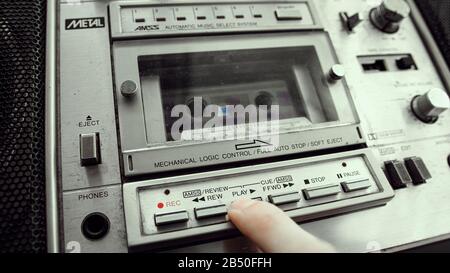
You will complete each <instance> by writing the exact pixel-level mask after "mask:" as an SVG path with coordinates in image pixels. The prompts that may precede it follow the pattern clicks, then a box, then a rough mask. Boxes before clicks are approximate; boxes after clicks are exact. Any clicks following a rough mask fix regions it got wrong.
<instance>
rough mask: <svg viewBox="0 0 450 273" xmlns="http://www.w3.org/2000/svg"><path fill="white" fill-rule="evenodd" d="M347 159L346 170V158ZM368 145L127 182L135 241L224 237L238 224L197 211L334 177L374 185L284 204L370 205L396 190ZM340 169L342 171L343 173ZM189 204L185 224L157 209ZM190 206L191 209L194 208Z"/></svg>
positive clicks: (324, 211)
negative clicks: (161, 220) (169, 221)
mask: <svg viewBox="0 0 450 273" xmlns="http://www.w3.org/2000/svg"><path fill="white" fill-rule="evenodd" d="M343 162H345V163H346V164H348V169H347V171H344V172H342V164H343ZM374 163H375V164H377V163H376V161H374V158H373V156H372V155H371V153H370V152H369V151H368V150H364V151H356V152H347V153H342V154H341V155H339V156H321V157H315V158H308V159H300V160H293V161H286V162H277V163H271V164H266V165H261V166H252V167H242V168H237V169H230V170H223V171H215V172H210V173H204V174H195V175H185V176H180V177H172V178H164V179H158V180H149V181H142V182H135V183H128V184H125V185H124V205H125V214H126V222H127V232H128V244H129V246H130V247H133V248H135V247H144V248H158V247H160V246H159V244H161V243H162V242H165V243H164V245H165V246H169V243H170V244H172V245H173V244H177V243H180V242H181V241H191V242H192V241H193V240H195V239H194V238H196V237H199V236H200V237H201V236H202V235H203V234H209V236H213V235H212V234H215V237H220V236H221V234H223V233H224V232H227V231H230V230H233V229H234V228H233V226H232V225H231V224H230V223H228V222H225V221H226V219H221V218H220V219H219V218H217V219H216V218H211V219H204V220H199V219H195V216H194V213H192V212H193V211H195V209H196V208H202V207H205V206H219V205H229V204H230V203H231V202H232V201H233V200H236V199H237V198H240V197H244V196H245V197H249V198H251V197H262V198H263V200H266V201H267V200H268V195H282V194H285V193H286V194H288V193H291V192H292V191H294V190H297V191H301V190H302V189H311V188H315V187H317V186H318V185H320V184H328V183H330V181H336V182H338V181H340V180H342V181H344V180H349V179H355V178H367V179H369V180H370V181H371V183H372V185H373V187H371V189H368V190H366V191H359V192H353V193H350V194H347V193H345V194H344V193H340V194H339V195H336V196H330V197H324V198H321V199H315V200H311V201H307V200H301V201H300V202H298V203H289V204H284V205H281V204H280V208H282V209H283V210H285V211H286V212H287V213H288V215H289V216H291V217H293V218H295V219H296V220H298V221H302V220H303V221H304V220H309V219H311V218H316V217H321V216H326V215H332V214H339V213H343V212H347V211H349V210H354V209H360V208H363V207H367V206H373V205H380V204H383V203H385V202H387V201H388V200H389V199H391V198H392V197H393V194H394V193H393V191H392V189H391V188H390V187H389V186H388V182H387V181H386V179H385V178H384V177H383V175H382V173H381V171H380V170H379V169H378V168H374V167H373V164H374ZM337 172H342V178H338V176H337V174H338V173H337ZM180 209H186V210H187V211H188V215H189V221H188V222H187V223H183V224H175V225H167V226H163V227H159V226H156V225H155V223H154V215H155V214H164V213H171V212H174V211H177V210H180ZM189 212H191V213H189Z"/></svg>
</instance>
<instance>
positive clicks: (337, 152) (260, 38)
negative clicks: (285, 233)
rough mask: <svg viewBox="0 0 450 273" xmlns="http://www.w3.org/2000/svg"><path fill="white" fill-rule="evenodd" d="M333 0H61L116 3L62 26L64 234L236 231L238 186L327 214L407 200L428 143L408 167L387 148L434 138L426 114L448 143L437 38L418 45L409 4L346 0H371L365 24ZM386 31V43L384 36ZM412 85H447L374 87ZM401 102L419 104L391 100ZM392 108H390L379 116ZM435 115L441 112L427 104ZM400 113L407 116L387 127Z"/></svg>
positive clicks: (101, 245) (162, 238) (136, 240)
mask: <svg viewBox="0 0 450 273" xmlns="http://www.w3.org/2000/svg"><path fill="white" fill-rule="evenodd" d="M317 2H320V3H317ZM331 2H333V1H328V0H324V1H307V0H288V1H220V2H218V3H211V2H209V1H171V2H167V1H103V2H102V1H91V2H90V1H81V3H80V4H77V5H74V4H73V3H71V1H67V2H64V1H63V3H61V20H62V22H64V20H70V19H73V17H74V16H75V17H78V18H105V24H104V25H102V24H100V25H98V22H100V23H101V22H102V20H99V21H93V22H92V26H93V27H91V28H84V29H75V30H74V29H67V28H66V29H65V30H63V29H61V30H60V32H59V40H60V44H61V56H60V64H59V71H60V74H59V81H60V86H59V89H60V98H59V99H60V102H59V103H60V105H61V108H60V113H59V115H60V129H61V135H60V141H61V143H63V144H64V145H62V146H61V150H60V158H61V163H60V164H61V167H60V180H61V181H60V182H61V189H62V215H63V223H64V224H63V230H64V231H63V233H64V242H63V245H64V246H67V245H69V244H73V242H75V243H77V244H79V246H80V251H81V252H105V251H106V252H109V251H111V252H125V251H142V250H145V251H147V250H163V249H164V250H167V249H172V250H175V251H176V250H177V249H178V248H180V247H182V246H189V245H191V246H192V245H193V248H194V249H195V245H198V242H209V241H212V242H213V243H212V244H221V242H223V241H222V240H224V239H226V238H229V236H230V234H232V235H233V236H234V235H237V233H236V230H235V228H234V227H233V225H232V224H231V223H230V222H229V221H228V219H227V215H226V213H227V208H228V206H229V205H230V204H231V202H233V201H234V200H236V199H238V198H254V199H258V200H262V201H266V202H271V203H273V204H275V205H277V206H279V207H280V208H282V209H283V210H284V211H286V213H287V214H288V215H289V216H290V217H292V218H293V219H294V220H296V221H297V222H299V223H303V222H305V221H308V222H309V223H308V225H310V226H312V227H316V228H317V230H321V228H322V227H318V225H320V223H325V222H326V221H333V220H327V219H336V220H335V221H338V220H337V219H340V218H338V217H331V218H329V217H330V216H334V215H341V214H346V213H348V212H352V211H359V212H357V213H350V214H346V215H345V217H352V216H353V217H357V216H356V215H359V216H360V217H361V214H362V213H364V212H365V211H366V210H363V211H360V210H362V209H366V208H369V207H376V206H382V205H385V204H386V203H387V204H389V203H391V202H394V201H395V200H396V198H394V189H396V187H395V185H397V184H396V180H400V184H403V182H405V181H406V184H408V181H407V180H405V179H403V178H404V177H394V178H393V175H395V174H397V175H401V174H402V171H403V173H405V172H406V173H407V175H408V176H410V177H411V176H412V177H414V174H417V173H420V174H426V172H424V170H425V169H427V167H426V166H425V165H424V164H418V163H417V162H419V163H421V160H422V159H421V158H419V159H420V160H419V159H417V160H416V159H414V160H410V159H408V160H407V164H406V166H407V167H408V169H406V168H407V167H406V166H405V167H402V164H397V163H398V162H396V161H395V160H394V159H395V158H391V157H390V155H392V153H394V154H397V152H395V151H397V150H398V151H401V153H402V154H403V153H406V154H407V155H408V158H409V156H411V155H410V154H408V152H407V151H408V148H407V147H410V148H409V149H411V150H414V148H411V147H412V146H414V145H412V144H409V146H408V145H406V144H405V145H403V146H401V145H402V143H403V144H404V143H406V142H407V143H411V142H420V141H424V138H423V137H422V136H418V135H419V132H420V131H422V132H423V130H425V128H430V129H429V130H428V129H427V130H428V131H427V133H426V134H427V137H426V138H436V139H438V138H439V139H441V138H442V139H441V140H440V141H439V145H443V146H445V145H447V146H445V147H448V141H446V138H448V134H449V133H450V132H449V128H448V119H449V118H450V117H449V114H448V111H447V112H445V110H446V109H447V108H448V104H449V103H448V102H446V101H445V98H446V97H445V93H443V91H442V90H444V89H445V84H446V82H445V81H442V80H441V78H440V77H439V75H438V73H436V71H435V70H434V68H433V67H434V65H433V64H432V63H431V61H430V60H429V57H428V53H427V51H426V49H425V46H423V47H420V48H419V49H417V48H414V49H410V48H409V47H408V46H410V45H411V42H417V41H420V38H419V36H418V34H417V31H416V30H415V29H414V26H413V23H412V21H411V20H410V18H408V20H405V21H406V22H405V25H406V26H405V27H406V28H408V30H409V31H410V32H408V33H405V32H402V28H401V27H400V26H401V25H400V23H399V22H400V21H401V20H398V19H399V18H396V17H395V18H389V20H393V21H396V20H398V22H397V21H396V22H391V23H392V24H394V23H395V24H394V25H389V24H388V23H389V22H386V21H383V20H381V19H379V18H378V17H380V16H382V15H383V14H384V12H386V9H387V8H392V7H390V6H389V3H390V2H395V1H389V0H388V1H385V2H383V3H384V4H382V3H381V1H380V3H379V5H381V6H379V8H378V9H377V10H376V12H373V13H371V12H370V11H371V10H372V9H374V8H377V5H373V3H369V2H370V1H358V0H351V1H348V2H351V3H348V4H344V3H341V4H342V5H343V6H345V8H342V10H340V11H343V10H345V9H351V10H354V9H357V8H358V7H359V8H361V9H366V11H367V12H366V13H367V14H366V15H367V21H366V22H365V23H364V24H365V28H366V29H362V27H361V30H359V32H364V31H366V32H368V31H370V33H371V34H370V35H369V36H370V37H369V36H368V37H369V38H368V37H365V38H364V39H363V38H355V37H358V35H359V34H358V33H357V34H354V32H355V31H357V30H355V29H354V28H353V27H351V28H350V30H351V31H343V29H342V28H345V27H348V23H349V22H348V21H345V20H348V17H345V16H343V15H342V14H341V15H339V12H336V10H338V8H336V5H338V3H331ZM337 2H342V1H337ZM398 2H402V3H405V4H406V2H404V1H398ZM383 5H384V6H383ZM410 5H411V3H410V2H409V5H407V6H406V7H409V6H410ZM400 6H401V8H403V9H405V10H406V8H405V6H402V5H400ZM349 7H351V8H349ZM380 7H383V8H380ZM327 8H328V9H327ZM396 8H399V7H398V6H396ZM407 11H408V12H407V13H405V14H408V13H409V9H408V10H407ZM328 12H329V13H330V14H328ZM331 13H332V14H333V15H335V16H333V15H331ZM369 14H370V15H369ZM377 16H378V17H377ZM406 16H408V15H406ZM372 17H373V18H375V19H373V18H372ZM328 18H335V19H336V20H335V21H333V20H332V21H331V22H330V21H329V19H328ZM371 18H372V20H375V22H373V21H371ZM377 18H378V19H377ZM401 19H403V18H401ZM341 20H344V22H341ZM96 22H97V23H96ZM94 23H95V24H94ZM350 23H352V22H350ZM360 23H361V22H359V21H358V24H360ZM382 24H385V26H384V27H385V28H386V29H388V30H389V32H394V33H383V27H380V25H382ZM354 27H356V25H355V26H354ZM358 29H359V28H358ZM395 29H397V30H398V29H400V30H399V33H396V31H394V30H395ZM391 30H392V31H391ZM352 32H353V33H352ZM387 32H388V31H387ZM374 33H375V34H374ZM410 33H414V34H410ZM349 35H350V36H349ZM348 37H350V38H348ZM351 37H353V39H354V40H351V39H352V38H351ZM374 37H376V38H377V39H379V40H380V41H383V42H384V43H386V44H387V45H386V46H384V45H383V43H382V42H380V43H374V46H373V48H371V47H370V45H369V43H370V42H369V41H370V40H371V39H375V38H374ZM392 37H400V38H397V39H398V40H395V39H396V38H392ZM349 39H350V40H349ZM82 40H83V41H85V43H79V42H77V41H82ZM362 41H364V42H362ZM389 43H391V44H390V45H389ZM352 45H353V46H352ZM404 50H407V51H404ZM80 56H82V57H81V58H80ZM424 56H426V57H424ZM408 63H409V64H410V65H408ZM423 66H426V67H432V68H433V69H431V70H427V72H423V73H425V74H426V75H419V74H414V76H415V77H416V78H418V80H417V81H419V82H414V83H411V82H407V83H404V82H403V80H404V79H402V76H401V74H400V73H405V74H403V75H407V73H411V74H409V75H410V76H411V75H412V73H421V72H422V70H421V69H422V67H423ZM344 67H345V70H346V71H345V72H344V70H343V69H344ZM355 67H356V68H355ZM408 67H409V68H410V69H407V68H408ZM382 72H383V73H382ZM392 73H398V74H397V75H394V76H393V75H392ZM383 74H384V75H387V76H385V77H387V78H389V82H390V83H389V85H388V84H385V82H386V80H385V78H383V76H382V75H383ZM411 77H412V76H411ZM412 78H414V77H412ZM423 79H424V80H423ZM405 81H406V80H405ZM378 88H379V89H378ZM383 88H384V89H383ZM401 88H406V89H407V88H410V89H414V90H417V92H422V93H419V94H423V93H425V92H426V91H427V90H435V91H433V92H431V93H427V94H428V95H419V96H417V97H416V99H414V100H413V101H415V103H411V102H410V99H413V97H414V96H413V95H414V94H409V93H408V94H407V95H406V99H404V97H403V96H404V94H405V92H404V91H401V92H399V93H396V94H395V93H390V94H388V95H387V96H389V103H386V102H385V101H382V100H380V99H379V98H378V97H375V95H376V92H385V91H386V92H387V91H389V92H390V91H392V92H394V91H398V90H400V89H401ZM417 92H416V93H417ZM435 93H438V94H437V95H436V94H435ZM415 95H417V94H415ZM393 96H397V98H393V99H391V98H392V97H393ZM447 97H448V96H447ZM436 98H439V99H436ZM442 98H444V100H442ZM74 99H77V100H78V101H79V102H80V101H81V102H82V103H79V104H77V105H74V104H73V101H74ZM406 100H407V101H406ZM436 100H439V102H436ZM393 104H395V105H399V104H401V105H402V106H401V107H397V108H401V109H408V110H407V111H406V110H402V112H401V113H398V112H395V111H396V110H388V109H389V107H392V105H393ZM412 105H415V106H412ZM375 108H377V109H375ZM369 109H370V110H369ZM383 111H393V112H392V113H390V114H389V115H391V117H390V118H387V119H379V118H377V115H378V116H384V113H383ZM430 116H432V117H431V119H433V121H435V123H434V124H426V125H425V124H423V123H422V122H420V120H418V119H419V118H420V117H422V118H424V119H427V118H430ZM405 119H406V120H407V121H404V120H405ZM413 119H415V121H414V122H417V123H418V124H417V125H414V126H416V127H414V129H410V127H412V126H410V125H409V124H410V123H411V122H412V121H410V120H413ZM391 122H392V123H397V124H408V126H407V129H400V132H398V130H396V129H395V128H392V129H387V130H381V129H379V128H381V127H383V128H384V127H394V125H395V124H390V123H391ZM419 123H420V124H419ZM80 124H81V125H83V126H81V125H80ZM421 126H428V127H421ZM429 126H432V127H429ZM416 128H421V129H416ZM407 130H410V131H408V132H410V133H409V134H407V133H405V131H407ZM396 134H397V135H396ZM396 137H397V139H395V140H392V138H396ZM426 138H425V139H426ZM446 143H447V144H446ZM388 145H400V146H401V147H400V148H398V147H397V146H396V148H392V147H390V146H388ZM420 145H422V144H417V146H420ZM441 150H442V149H441ZM443 150H445V149H443ZM393 151H394V152H393ZM414 151H415V150H414ZM405 158H406V156H405ZM400 163H401V162H400ZM439 166H440V165H439ZM402 168H404V169H402ZM442 168H443V167H442ZM412 169H416V170H418V171H416V172H414V170H412ZM446 171H447V170H444V169H440V171H439V173H440V174H442V176H443V177H444V176H445V174H446V173H445V172H446ZM436 172H437V171H432V174H433V175H434V174H435V173H436ZM411 173H412V174H411ZM404 176H406V175H404ZM416 176H417V175H416ZM430 176H431V174H430V175H429V176H427V177H426V179H425V180H430V179H431V177H430ZM411 179H412V178H411ZM411 183H412V181H411V182H410V183H409V184H411ZM406 184H405V185H406ZM426 186H428V185H426ZM393 198H394V199H393ZM391 200H392V201H391ZM385 207H386V206H385ZM385 207H383V208H375V209H371V210H370V211H371V212H372V211H380V210H385ZM373 213H376V212H373ZM369 214H370V212H367V215H369ZM367 217H369V216H367ZM324 218H326V219H325V220H321V221H316V220H318V219H324ZM363 218H364V217H361V218H360V219H363ZM352 219H355V218H352ZM348 222H352V221H351V220H348V221H347V222H346V223H348ZM356 222H357V221H356ZM90 223H96V224H91V225H90ZM352 223H353V224H350V223H349V224H347V225H346V226H345V227H354V226H355V225H354V222H352ZM335 224H336V222H333V225H334V226H336V225H335ZM316 225H317V226H316ZM80 226H81V227H82V228H81V229H80ZM328 226H331V225H330V224H328ZM325 233H326V232H325ZM99 234H100V235H101V236H100V235H99ZM338 241H339V240H338ZM219 248H220V246H219ZM237 248H238V249H235V250H234V251H236V250H237V251H240V250H242V249H239V247H237ZM220 249H222V248H220ZM349 249H352V248H349ZM191 250H192V249H191ZM352 250H353V249H352ZM360 250H361V249H359V248H358V251H360Z"/></svg>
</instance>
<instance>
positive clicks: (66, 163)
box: [59, 2, 121, 191]
mask: <svg viewBox="0 0 450 273" xmlns="http://www.w3.org/2000/svg"><path fill="white" fill-rule="evenodd" d="M60 9H61V11H60V12H61V16H60V26H61V27H62V28H63V29H61V30H60V37H59V39H60V56H61V57H60V66H59V79H60V101H59V103H60V104H59V105H60V128H61V133H60V143H61V169H60V171H61V178H62V188H63V191H68V190H75V189H82V188H90V187H98V186H102V185H111V184H120V183H121V181H120V167H119V158H118V151H117V145H118V144H117V130H116V123H115V113H114V98H113V96H114V93H113V82H112V67H111V56H110V50H109V49H110V47H109V28H108V25H107V24H106V25H105V26H104V27H102V28H91V29H75V30H66V29H64V26H65V24H66V20H68V19H76V18H92V17H105V18H107V7H106V6H105V3H102V2H90V3H84V4H83V5H78V4H66V5H61V6H60ZM105 22H106V21H105ZM92 133H99V135H100V139H101V146H100V150H101V154H102V157H103V159H104V160H103V162H102V164H100V165H98V166H89V167H82V166H81V164H80V147H79V145H80V142H79V136H80V134H92Z"/></svg>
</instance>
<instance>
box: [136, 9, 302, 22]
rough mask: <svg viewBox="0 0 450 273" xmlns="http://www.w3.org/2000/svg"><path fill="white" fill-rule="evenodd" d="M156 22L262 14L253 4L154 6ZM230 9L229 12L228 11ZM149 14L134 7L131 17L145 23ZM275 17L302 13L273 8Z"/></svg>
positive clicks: (297, 17) (291, 17)
mask: <svg viewBox="0 0 450 273" xmlns="http://www.w3.org/2000/svg"><path fill="white" fill-rule="evenodd" d="M152 11H153V12H152V13H153V14H154V16H155V18H156V21H157V22H165V21H167V20H170V17H172V16H174V17H175V19H176V20H177V21H185V20H187V19H188V17H191V16H192V15H194V16H195V18H196V19H197V20H209V19H212V18H215V19H227V17H229V16H233V17H234V18H236V19H244V18H245V17H246V16H248V15H250V14H251V16H252V17H253V18H262V17H263V15H262V13H261V12H259V11H258V9H257V8H255V7H254V6H252V7H250V9H249V7H244V6H232V7H224V6H214V7H207V6H202V7H195V8H194V9H193V13H192V9H190V8H187V7H183V8H180V7H175V8H173V9H172V8H155V9H153V10H152ZM230 11H231V12H230ZM149 15H150V11H145V10H139V9H134V10H133V18H134V21H135V22H136V23H145V22H146V17H147V16H149ZM275 17H276V19H277V20H279V21H282V20H302V19H303V18H302V14H301V11H300V9H298V8H296V7H287V8H286V7H284V8H279V9H276V10H275Z"/></svg>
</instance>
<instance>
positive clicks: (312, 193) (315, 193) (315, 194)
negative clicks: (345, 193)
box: [303, 185, 341, 200]
mask: <svg viewBox="0 0 450 273" xmlns="http://www.w3.org/2000/svg"><path fill="white" fill-rule="evenodd" d="M340 192H341V188H340V187H339V185H332V186H327V187H322V188H313V189H305V190H303V193H304V194H305V198H306V200H311V199H316V198H321V197H327V196H331V195H336V194H338V193H340Z"/></svg>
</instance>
